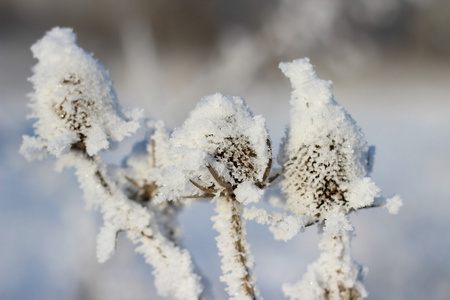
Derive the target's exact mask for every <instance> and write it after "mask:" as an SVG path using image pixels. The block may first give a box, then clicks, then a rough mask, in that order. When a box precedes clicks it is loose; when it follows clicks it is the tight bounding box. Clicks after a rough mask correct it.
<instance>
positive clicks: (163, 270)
mask: <svg viewBox="0 0 450 300" xmlns="http://www.w3.org/2000/svg"><path fill="white" fill-rule="evenodd" d="M75 42H76V36H75V34H74V33H73V31H72V30H71V29H67V28H54V29H52V30H51V31H49V32H48V33H47V34H46V35H45V36H44V37H43V38H42V39H41V40H39V41H38V42H37V43H36V44H35V45H33V46H32V48H31V49H32V52H33V55H34V57H35V58H36V59H37V60H38V63H37V64H36V66H35V67H34V68H33V72H34V74H33V76H32V77H31V78H30V80H31V82H32V83H33V87H34V92H33V93H32V94H31V104H30V106H31V109H32V113H31V115H30V117H31V118H34V119H36V122H35V123H34V129H35V135H34V136H31V137H30V136H24V137H23V144H22V147H21V149H20V152H21V153H22V154H23V155H24V156H25V157H26V158H27V159H29V160H32V159H41V158H43V157H44V156H46V155H47V154H51V155H53V156H55V157H56V164H57V167H58V168H59V169H62V168H65V167H74V169H75V173H76V175H77V177H78V181H79V183H80V186H81V188H82V189H83V192H84V196H85V199H86V201H87V203H88V204H89V206H90V207H92V208H95V209H99V210H100V211H101V213H102V216H103V220H104V224H103V227H102V229H101V230H100V233H99V236H98V245H97V255H98V259H99V261H100V262H103V261H105V260H107V259H109V258H110V257H111V255H112V253H113V252H114V250H115V246H116V239H117V236H118V235H119V234H120V233H124V234H126V235H127V237H128V238H129V239H130V240H131V241H132V242H133V243H134V244H136V251H137V252H139V253H141V254H143V256H144V257H145V259H146V262H147V263H149V264H150V265H151V266H152V267H153V273H154V275H155V286H156V288H157V291H158V293H159V294H160V295H162V296H167V297H174V298H176V299H208V298H210V296H211V295H209V294H208V293H207V292H205V289H204V287H203V285H202V284H201V277H200V275H199V274H197V273H196V272H195V267H194V264H193V260H192V257H191V254H190V252H189V250H188V249H186V248H183V247H182V230H181V228H180V225H179V223H178V221H177V216H178V213H179V212H180V211H181V210H182V209H183V208H184V207H186V206H190V205H201V204H202V203H204V202H205V199H206V200H207V201H209V202H213V203H214V204H215V205H216V209H215V211H216V215H215V216H213V218H212V221H213V228H214V229H215V230H217V232H218V236H217V238H216V240H217V247H218V252H219V255H220V256H221V262H222V272H223V274H222V276H221V278H220V279H221V281H222V282H223V283H224V284H225V290H226V291H227V293H228V295H229V298H230V299H260V298H261V295H260V292H259V290H258V288H257V286H256V279H255V274H254V270H253V267H254V264H255V260H254V258H253V256H252V254H251V249H250V244H249V242H248V240H247V231H246V221H248V220H254V221H256V222H258V223H259V224H266V225H269V229H270V230H271V231H272V232H273V234H274V238H276V239H282V240H285V241H287V240H289V239H291V238H292V237H294V236H295V235H297V234H298V233H299V232H301V231H302V229H304V228H306V227H308V226H311V225H314V224H316V223H317V224H318V226H319V228H320V229H321V232H322V239H321V242H320V244H319V248H320V250H321V254H320V256H319V258H318V260H317V261H316V262H314V263H312V264H311V265H310V266H309V267H308V270H307V273H306V274H305V275H304V277H303V278H302V279H301V280H300V281H298V282H297V283H293V284H285V285H283V287H282V289H283V292H284V293H285V295H286V297H288V298H290V299H323V300H331V299H333V300H334V299H352V300H355V299H362V298H365V297H367V295H368V293H367V292H366V290H365V288H364V286H363V283H362V280H363V277H364V274H365V268H363V267H362V266H361V265H359V264H358V263H356V262H355V261H354V260H353V258H352V256H351V251H350V241H351V237H352V235H353V226H352V225H351V223H350V220H349V218H348V215H349V214H350V213H351V212H352V211H355V210H358V209H361V208H369V207H385V208H387V209H388V211H389V212H390V213H397V212H398V209H399V208H400V206H401V205H402V202H401V199H400V198H399V197H398V196H395V197H392V198H390V199H385V198H382V197H380V189H379V188H378V187H377V186H376V185H375V184H374V182H373V181H372V180H371V179H370V177H368V176H369V172H370V169H371V166H372V162H373V148H371V147H368V146H367V143H366V141H365V138H364V135H363V134H362V131H361V130H360V129H359V127H357V125H356V123H355V121H354V120H353V119H352V118H351V117H350V115H349V114H348V113H347V112H346V111H345V110H344V109H343V108H342V106H340V105H339V104H338V103H337V102H336V101H335V100H334V98H333V94H332V89H331V83H330V82H329V81H325V80H321V79H319V78H317V76H316V73H315V71H314V68H313V66H312V65H311V64H310V62H309V60H308V59H301V60H296V61H294V62H291V63H282V64H280V68H281V70H282V72H283V73H284V74H285V75H286V76H287V77H288V78H289V79H290V81H291V83H292V86H293V92H292V97H291V105H292V110H291V121H290V124H289V126H288V130H287V134H286V137H285V138H284V141H283V143H282V146H281V147H280V148H281V150H280V153H279V154H278V163H279V165H280V168H278V169H277V168H274V169H272V163H273V162H272V148H271V141H270V137H269V135H268V132H267V129H266V126H265V121H264V118H263V117H261V116H253V114H252V113H251V111H250V109H249V107H248V106H247V105H246V103H245V101H244V99H242V98H240V97H232V96H226V95H223V94H220V93H216V94H213V95H210V96H207V97H205V98H203V99H202V100H201V101H200V102H199V103H198V105H197V106H196V107H195V109H194V110H193V111H192V112H191V114H190V115H189V117H188V118H187V120H186V121H185V122H184V124H183V125H182V126H181V127H180V128H176V129H174V130H173V131H171V130H169V129H168V128H166V126H165V124H164V122H163V121H160V120H147V121H146V122H145V126H144V129H143V130H145V131H146V137H145V139H144V140H143V141H142V142H140V143H137V144H136V145H135V147H134V148H133V151H132V152H131V153H130V154H129V155H128V156H127V157H126V158H125V159H124V163H123V164H122V165H121V166H110V165H106V164H105V163H104V162H103V161H102V158H101V156H100V155H99V153H100V152H101V151H103V150H107V149H108V148H109V144H110V142H111V141H121V140H122V139H124V138H125V137H127V136H129V135H131V134H133V133H135V132H136V131H137V130H138V129H139V127H140V126H141V125H142V123H143V122H140V120H141V119H142V112H141V111H140V110H132V111H128V110H123V109H122V108H121V107H120V106H119V104H118V101H117V98H116V95H115V92H114V89H113V84H112V82H111V80H110V79H109V76H108V72H107V71H106V69H105V68H104V67H103V66H102V65H101V64H100V63H99V62H98V61H96V60H95V59H94V58H93V56H92V55H91V54H88V53H87V52H85V51H84V50H83V49H81V48H80V47H78V46H77V45H76V43H75ZM271 187H275V189H271V190H272V193H276V191H280V190H281V194H280V195H279V197H281V198H282V199H283V200H282V206H283V207H284V208H285V211H284V212H279V211H277V212H275V211H271V210H267V209H264V208H261V207H259V206H258V204H259V202H260V201H264V200H265V198H267V197H264V191H265V190H266V189H267V188H271ZM269 202H270V201H269Z"/></svg>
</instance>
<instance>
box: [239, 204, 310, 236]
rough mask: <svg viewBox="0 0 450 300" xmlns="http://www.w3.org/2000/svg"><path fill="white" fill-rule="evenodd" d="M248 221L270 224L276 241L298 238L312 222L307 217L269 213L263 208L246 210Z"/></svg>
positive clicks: (244, 214)
mask: <svg viewBox="0 0 450 300" xmlns="http://www.w3.org/2000/svg"><path fill="white" fill-rule="evenodd" d="M242 216H243V217H244V218H245V219H247V220H255V221H256V222H257V223H258V224H261V225H265V224H269V225H270V227H269V230H270V231H271V232H272V233H273V235H274V238H275V239H276V240H283V241H288V240H290V239H292V238H293V237H294V236H296V235H297V234H298V233H299V232H300V231H301V230H303V229H304V227H305V226H306V225H308V224H310V222H311V218H308V217H306V216H291V215H287V214H285V213H279V212H267V211H266V210H264V209H262V208H257V207H254V206H252V207H249V208H247V207H246V208H244V213H243V215H242Z"/></svg>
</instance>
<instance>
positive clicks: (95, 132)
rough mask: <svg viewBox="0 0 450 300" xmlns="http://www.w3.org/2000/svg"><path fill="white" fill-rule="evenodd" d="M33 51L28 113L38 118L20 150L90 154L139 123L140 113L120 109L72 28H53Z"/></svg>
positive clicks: (108, 83)
mask: <svg viewBox="0 0 450 300" xmlns="http://www.w3.org/2000/svg"><path fill="white" fill-rule="evenodd" d="M31 50H32V52H33V55H34V57H35V58H37V59H38V60H39V62H38V63H37V64H36V65H35V66H34V68H33V71H34V75H33V76H32V77H31V78H30V81H31V82H32V83H33V86H34V93H33V94H31V104H30V106H31V108H32V114H31V115H30V117H32V118H37V119H38V120H37V122H36V123H35V124H34V127H35V132H36V135H37V136H38V137H37V138H34V139H33V138H24V145H23V146H22V149H23V150H22V152H23V153H24V154H25V155H26V156H27V157H28V158H30V159H32V158H33V156H34V154H37V153H33V152H37V151H36V150H39V149H40V151H41V152H48V153H50V154H53V155H56V156H59V155H60V154H62V153H65V152H67V151H69V150H70V149H72V150H82V151H85V152H87V153H88V154H89V155H90V156H92V155H95V154H97V153H98V152H99V151H100V150H102V149H107V148H108V146H109V141H120V140H122V139H123V138H125V137H126V136H128V135H130V134H131V133H133V132H135V131H136V130H137V129H138V128H139V122H138V120H139V119H140V118H141V115H142V112H141V111H140V110H134V111H130V112H126V111H123V110H122V109H121V108H120V106H119V104H118V102H117V99H116V95H115V92H114V89H113V84H112V81H111V79H110V78H109V75H108V72H107V71H106V69H105V68H104V67H103V66H102V65H101V64H100V63H99V62H98V61H97V60H95V58H94V57H93V56H92V55H91V54H89V53H87V52H85V51H84V50H83V49H82V48H80V47H78V45H77V44H76V35H75V34H74V33H73V31H72V30H71V29H68V28H58V27H56V28H53V29H52V30H51V31H49V32H47V34H46V35H45V36H44V37H43V38H42V39H41V40H39V41H38V42H37V43H36V44H34V45H33V46H32V48H31ZM31 150H32V151H31ZM27 153H28V154H27ZM37 156H38V157H39V155H37Z"/></svg>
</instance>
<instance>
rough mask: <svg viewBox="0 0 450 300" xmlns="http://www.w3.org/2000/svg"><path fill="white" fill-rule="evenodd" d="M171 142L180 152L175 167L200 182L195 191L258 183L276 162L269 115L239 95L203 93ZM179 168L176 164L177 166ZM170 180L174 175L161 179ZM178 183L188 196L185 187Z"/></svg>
mask: <svg viewBox="0 0 450 300" xmlns="http://www.w3.org/2000/svg"><path fill="white" fill-rule="evenodd" d="M171 143H172V145H173V149H175V151H177V153H178V154H179V157H181V158H180V161H177V162H176V164H177V166H176V167H175V168H178V169H180V167H181V168H183V169H184V171H183V172H180V173H179V174H181V173H183V174H182V176H183V177H185V179H184V180H183V181H184V182H186V181H187V182H193V183H194V184H195V185H196V186H195V189H194V190H193V191H192V193H193V194H199V192H202V191H203V192H207V194H215V193H217V192H224V191H226V192H232V191H233V190H235V189H236V188H237V186H238V185H240V184H242V183H244V182H245V183H252V184H254V185H259V184H261V182H263V181H264V180H265V177H266V176H267V174H266V173H267V172H266V171H267V170H268V168H270V166H271V155H272V154H271V148H270V143H268V133H267V130H266V128H265V124H264V119H263V118H262V117H260V116H256V117H254V116H253V115H252V114H251V112H250V110H249V108H248V107H247V105H246V104H245V102H244V101H243V99H241V98H238V97H229V96H224V95H221V94H215V95H211V96H208V97H206V98H204V99H203V100H202V101H201V102H200V103H199V104H198V105H197V107H196V108H195V110H194V111H192V113H191V114H190V116H189V118H188V119H187V120H186V122H185V123H184V124H183V126H182V127H181V128H179V129H177V130H175V131H174V133H173V136H172V139H171ZM175 168H172V169H171V170H172V171H175V172H177V170H174V169H175ZM165 178H167V177H165ZM167 181H173V179H169V178H167V179H165V180H163V181H162V182H161V183H163V184H166V185H170V184H167ZM177 184H178V183H177ZM190 186H192V183H191V184H190ZM199 188H200V189H202V191H199ZM177 189H178V190H179V191H180V192H179V194H180V195H181V194H183V192H182V191H181V190H184V196H186V190H187V189H186V187H183V186H178V187H177Z"/></svg>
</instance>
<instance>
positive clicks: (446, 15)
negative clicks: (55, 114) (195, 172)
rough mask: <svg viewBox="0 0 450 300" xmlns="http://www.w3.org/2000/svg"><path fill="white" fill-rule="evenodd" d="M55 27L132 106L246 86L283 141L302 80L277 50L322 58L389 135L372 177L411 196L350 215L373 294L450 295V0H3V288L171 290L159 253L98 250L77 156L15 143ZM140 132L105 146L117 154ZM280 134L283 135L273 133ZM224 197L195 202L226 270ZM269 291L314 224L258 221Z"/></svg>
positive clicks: (88, 295)
mask: <svg viewBox="0 0 450 300" xmlns="http://www.w3.org/2000/svg"><path fill="white" fill-rule="evenodd" d="M54 26H61V27H72V28H74V30H75V32H76V33H77V34H78V37H79V39H78V44H79V45H80V46H81V47H83V48H84V49H85V50H86V51H88V52H93V53H94V54H95V57H96V58H97V59H99V60H100V61H101V62H102V63H103V64H104V65H105V66H106V67H107V68H108V69H109V70H110V75H111V77H112V79H113V80H114V81H115V84H116V85H115V86H116V91H117V94H118V97H119V101H120V103H121V104H122V106H124V107H126V108H131V107H141V108H144V109H145V112H146V116H147V117H150V118H155V119H164V120H166V121H167V123H168V125H169V126H170V127H172V128H173V127H176V126H179V125H181V123H182V122H183V120H184V119H185V118H186V116H187V115H188V113H189V111H190V110H191V109H192V108H193V107H194V105H195V103H196V102H197V101H198V100H199V99H201V98H202V97H204V96H206V95H209V94H212V93H214V92H222V93H226V94H230V95H238V96H242V97H244V98H245V99H246V100H247V103H248V104H249V105H250V107H251V109H252V110H253V112H254V114H262V115H263V116H264V117H265V118H266V120H267V126H268V128H269V131H270V134H271V138H272V143H273V144H274V145H278V144H279V142H280V139H281V137H282V136H283V134H284V128H285V126H286V124H287V122H288V119H289V96H290V92H291V88H290V85H289V82H288V80H287V79H285V78H283V76H282V74H281V72H280V71H279V70H278V68H277V66H278V63H279V62H280V61H291V60H293V59H296V58H302V57H310V58H311V61H312V63H313V64H315V65H316V66H317V67H316V70H317V73H318V75H319V77H321V78H323V79H330V80H332V81H333V82H334V85H333V86H334V91H335V98H336V100H337V101H338V102H340V103H341V104H342V105H343V106H344V107H346V109H347V110H348V112H349V113H350V114H351V115H352V116H353V118H354V119H355V120H356V121H357V122H358V124H359V125H360V126H361V127H362V129H363V131H364V132H365V134H366V137H367V140H368V142H369V143H370V144H373V145H375V146H376V147H377V148H376V149H377V152H376V157H375V159H376V160H375V167H374V171H373V177H374V179H375V182H377V183H378V185H379V186H380V187H381V188H382V189H383V191H384V194H385V195H387V196H389V195H392V194H394V193H398V194H400V195H401V196H402V198H403V199H404V202H405V205H404V207H403V208H402V210H401V211H400V214H399V215H398V216H391V215H389V214H388V213H387V212H386V211H384V210H381V209H372V210H365V211H361V212H359V213H357V214H354V215H353V216H352V221H353V223H354V225H355V228H356V234H357V237H356V238H355V239H354V242H353V252H354V257H355V258H356V260H357V261H358V262H360V263H362V264H364V265H365V266H367V267H368V268H369V274H368V276H367V278H366V281H365V282H366V287H367V290H368V291H369V294H370V295H369V299H442V300H444V299H449V298H450V219H449V218H448V215H449V213H450V196H449V195H450V184H449V182H450V181H449V180H450V159H449V155H450V2H449V1H446V0H428V1H426V0H423V1H420V0H371V1H368V0H298V1H295V0H292V1H287V0H284V1H276V2H275V1H268V0H266V1H261V0H250V1H245V2H242V1H238V0H229V1H207V0H195V1H183V0H173V1H163V0H156V1H144V0H130V1H110V0H109V1H108V0H95V1H92V0H89V1H88V0H80V1H70V0H66V1H56V0H34V1H26V0H14V1H13V0H3V1H1V2H0V299H159V298H158V297H157V296H156V295H155V289H154V286H153V278H152V275H151V271H152V270H151V267H150V266H148V265H146V264H145V263H144V262H143V259H142V258H141V257H140V256H139V255H138V254H135V253H134V252H133V248H132V246H131V245H130V244H129V243H128V241H127V240H126V239H120V240H119V243H118V251H117V252H116V254H115V255H114V256H113V258H112V259H111V260H110V261H108V262H107V263H105V264H98V263H97V261H96V259H95V237H96V235H97V232H98V230H99V226H98V223H99V218H98V217H99V216H98V214H97V213H96V212H88V211H85V210H84V201H83V199H82V195H81V191H80V189H79V188H78V185H77V182H76V179H75V177H74V175H73V174H72V172H71V170H65V171H64V172H63V173H61V174H59V173H56V172H55V171H54V170H53V161H52V159H47V160H45V161H41V162H32V163H28V162H26V161H25V159H24V158H23V157H21V156H20V155H19V154H18V149H19V147H20V144H21V136H22V135H23V134H32V122H33V121H32V120H27V119H26V115H27V114H28V113H29V109H28V108H27V102H28V98H27V97H26V94H28V93H30V92H31V91H32V87H31V84H30V83H29V82H28V81H27V78H28V77H29V76H30V75H31V67H32V66H33V65H34V64H35V63H36V62H35V61H34V60H33V58H32V56H31V52H30V50H29V48H30V46H31V45H32V44H33V43H34V42H36V40H37V39H39V38H41V37H42V36H43V35H44V33H45V32H46V31H47V30H50V29H51V28H52V27H54ZM140 138H142V135H139V136H138V137H136V138H135V139H131V140H129V141H128V142H126V143H125V144H124V145H122V146H121V147H119V148H118V149H117V150H116V151H115V152H113V153H107V154H105V159H106V160H107V161H108V162H111V163H120V159H121V157H123V155H124V154H126V153H127V152H128V151H129V150H130V148H131V146H132V144H133V143H134V142H135V141H136V140H138V139H140ZM275 148H277V146H276V147H275ZM212 215H213V211H212V205H208V204H205V205H203V206H195V207H192V208H190V209H188V210H186V211H185V212H184V213H183V214H182V216H181V217H182V223H183V225H184V227H185V245H186V246H187V247H188V248H189V249H190V250H191V251H192V253H193V256H194V259H195V260H196V261H197V263H198V265H199V267H200V269H201V270H202V272H203V273H204V274H205V275H207V276H208V277H209V278H210V280H211V284H212V290H213V292H214V294H215V296H216V298H217V299H226V297H227V296H226V294H225V292H224V286H223V285H222V283H220V281H219V280H218V277H219V276H220V260H219V257H218V255H217V250H216V246H215V240H214V237H215V236H216V232H214V231H213V230H212V229H211V225H212V222H211V221H210V217H211V216H212ZM248 225H249V237H250V241H251V243H252V250H253V253H254V255H255V258H256V263H257V266H256V275H257V278H258V284H259V287H260V289H261V292H262V296H263V297H264V298H265V299H282V298H283V296H282V292H281V284H282V283H284V282H294V281H297V280H298V279H300V278H301V276H302V274H303V273H304V272H305V271H306V266H307V265H308V264H309V263H311V262H313V261H314V260H315V259H316V258H317V257H318V251H317V241H318V237H317V234H316V230H315V229H314V228H308V230H306V232H305V233H303V234H301V235H299V236H298V237H296V238H295V239H293V240H292V241H289V242H287V243H284V242H276V241H273V239H272V237H271V234H270V233H269V232H268V230H267V228H265V227H262V226H259V225H256V224H254V223H253V222H248Z"/></svg>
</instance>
